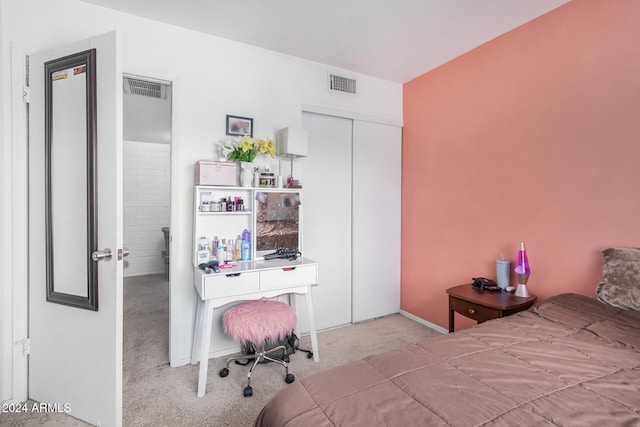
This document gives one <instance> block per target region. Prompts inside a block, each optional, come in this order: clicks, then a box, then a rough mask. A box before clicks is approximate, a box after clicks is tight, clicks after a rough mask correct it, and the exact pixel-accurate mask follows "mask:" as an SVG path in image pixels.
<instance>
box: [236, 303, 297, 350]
mask: <svg viewBox="0 0 640 427" xmlns="http://www.w3.org/2000/svg"><path fill="white" fill-rule="evenodd" d="M223 322H224V332H225V333H226V334H227V335H229V336H230V337H231V338H233V340H234V341H235V342H237V343H240V344H247V343H250V344H261V343H263V342H265V341H268V342H271V343H274V342H277V341H280V340H282V339H284V338H285V337H286V336H287V335H289V334H290V333H291V331H293V329H294V328H295V327H296V312H295V311H293V309H292V308H291V307H289V306H288V305H287V304H285V303H283V302H281V301H272V300H266V299H265V300H257V301H250V302H246V303H244V304H238V305H236V306H235V307H231V308H230V309H229V310H227V311H226V312H225V313H224V317H223Z"/></svg>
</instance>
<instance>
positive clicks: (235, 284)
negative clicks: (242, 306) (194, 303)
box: [202, 272, 260, 299]
mask: <svg viewBox="0 0 640 427" xmlns="http://www.w3.org/2000/svg"><path fill="white" fill-rule="evenodd" d="M203 287H204V292H203V295H202V299H208V298H216V297H226V296H229V295H241V294H248V293H251V292H258V291H259V290H260V273H258V272H250V273H235V274H229V275H225V274H220V275H217V274H216V275H209V276H205V278H204V284H203Z"/></svg>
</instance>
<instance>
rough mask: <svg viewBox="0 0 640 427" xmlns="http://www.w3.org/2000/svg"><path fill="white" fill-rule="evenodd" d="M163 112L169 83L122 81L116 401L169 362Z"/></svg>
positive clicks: (166, 121)
mask: <svg viewBox="0 0 640 427" xmlns="http://www.w3.org/2000/svg"><path fill="white" fill-rule="evenodd" d="M171 108H172V85H171V82H168V81H163V80H158V79H153V78H149V77H142V76H136V75H128V74H125V75H124V76H123V160H124V161H123V186H124V189H123V190H124V191H123V238H124V246H125V247H126V248H128V249H129V251H130V254H129V256H128V257H127V258H125V264H124V270H123V275H124V280H123V303H124V306H123V325H124V328H123V391H124V395H126V394H127V393H128V391H130V390H131V387H129V385H130V382H131V381H130V380H132V379H133V377H135V375H137V374H136V373H139V372H141V371H142V370H144V369H145V367H148V366H158V365H161V364H164V363H168V360H169V260H170V257H171V254H170V238H171V233H170V219H171V215H170V213H171V126H172V123H171ZM143 342H144V345H142V346H141V343H143ZM142 349H144V352H145V354H144V357H140V356H141V355H140V354H138V353H139V352H140V351H141V350H142ZM150 364H151V365H150ZM138 365H139V366H138ZM132 376H133V377H132Z"/></svg>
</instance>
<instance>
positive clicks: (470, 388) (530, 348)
mask: <svg viewBox="0 0 640 427" xmlns="http://www.w3.org/2000/svg"><path fill="white" fill-rule="evenodd" d="M255 425H256V426H259V427H276V426H278V427H279V426H289V427H293V426H305V427H319V426H380V425H384V426H446V425H451V426H465V427H467V426H479V425H487V426H531V425H536V426H547V425H549V426H551V425H563V426H593V425H595V426H600V427H603V426H611V425H625V426H632V425H633V426H640V312H637V311H631V310H620V309H617V308H614V307H612V306H609V305H606V304H603V303H601V302H598V301H596V300H595V299H593V298H587V297H584V296H580V295H575V294H563V295H559V296H556V297H553V298H550V299H548V300H546V301H543V302H541V303H539V304H537V305H535V306H534V307H532V308H531V309H530V310H528V311H525V312H521V313H518V314H516V315H513V316H510V317H506V318H502V319H496V320H492V321H489V322H486V323H483V324H480V325H478V326H475V327H473V328H470V329H467V330H464V331H460V332H456V333H454V334H450V335H443V336H441V337H436V338H431V339H428V340H426V341H423V342H420V343H418V344H415V345H410V346H407V347H404V348H400V349H398V350H394V351H389V352H386V353H383V354H379V355H374V356H368V357H366V358H365V359H363V360H358V361H355V362H351V363H348V364H346V365H343V366H340V367H336V368H333V369H330V370H327V371H325V372H321V373H319V374H315V375H312V376H309V377H307V378H304V379H302V380H300V381H297V382H295V383H293V384H291V385H289V386H287V387H286V388H285V389H284V390H282V391H281V392H279V393H278V394H277V395H276V396H275V397H274V398H273V399H272V400H271V401H270V402H269V403H267V405H266V406H265V407H264V409H263V410H262V412H261V413H260V415H259V416H258V419H257V420H256V423H255Z"/></svg>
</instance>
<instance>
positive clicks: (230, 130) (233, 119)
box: [227, 114, 253, 137]
mask: <svg viewBox="0 0 640 427" xmlns="http://www.w3.org/2000/svg"><path fill="white" fill-rule="evenodd" d="M227 135H232V136H245V135H249V136H250V137H253V119H250V118H248V117H238V116H230V115H228V114H227Z"/></svg>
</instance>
